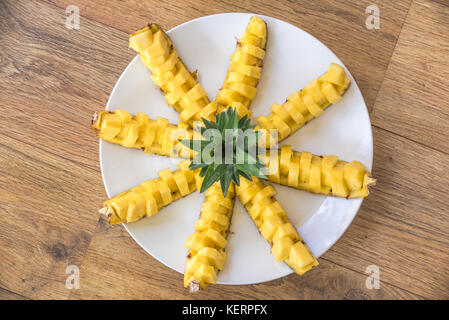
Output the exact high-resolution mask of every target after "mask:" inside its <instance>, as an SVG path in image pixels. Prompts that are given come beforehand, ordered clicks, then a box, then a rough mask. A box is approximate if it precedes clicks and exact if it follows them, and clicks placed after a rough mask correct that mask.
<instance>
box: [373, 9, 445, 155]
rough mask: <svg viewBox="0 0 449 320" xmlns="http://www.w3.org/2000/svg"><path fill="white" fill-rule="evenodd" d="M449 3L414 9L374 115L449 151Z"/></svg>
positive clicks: (400, 131) (383, 123)
mask: <svg viewBox="0 0 449 320" xmlns="http://www.w3.org/2000/svg"><path fill="white" fill-rule="evenodd" d="M448 16H449V7H448V6H444V5H442V4H437V3H431V2H427V1H416V2H415V3H413V5H412V6H411V8H410V13H409V15H408V17H407V22H406V24H405V26H404V28H403V29H402V32H401V36H400V38H399V41H398V44H397V47H396V50H395V52H394V55H393V57H392V59H391V63H390V66H389V67H388V71H387V73H386V76H385V81H384V83H383V85H382V89H381V90H380V93H379V97H378V99H377V102H376V106H375V112H374V114H373V116H372V119H373V124H375V125H377V126H379V127H382V128H385V129H387V130H389V131H391V132H394V133H397V134H399V135H401V136H404V137H407V138H409V139H412V140H414V141H417V142H420V143H423V144H425V145H427V146H431V147H433V148H436V149H438V150H440V151H444V152H446V153H449V134H448V133H449V108H448V99H447V97H448V94H447V88H448V87H449V68H448V67H447V64H448V61H449V21H448V19H447V17H448Z"/></svg>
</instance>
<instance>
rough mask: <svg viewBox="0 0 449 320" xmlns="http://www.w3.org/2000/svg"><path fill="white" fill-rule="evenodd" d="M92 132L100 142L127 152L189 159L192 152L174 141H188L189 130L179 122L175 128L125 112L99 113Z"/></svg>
mask: <svg viewBox="0 0 449 320" xmlns="http://www.w3.org/2000/svg"><path fill="white" fill-rule="evenodd" d="M92 128H93V129H95V130H96V131H97V134H98V136H99V138H100V139H103V140H105V141H108V142H110V143H114V144H119V145H121V146H124V147H128V148H136V149H141V150H143V151H145V152H146V153H149V154H158V155H161V156H168V157H181V158H185V159H191V158H193V156H194V151H193V150H191V149H189V148H188V147H186V146H184V145H183V144H182V143H180V142H179V140H178V139H180V138H182V139H191V138H192V136H193V131H192V129H189V128H188V126H187V125H186V124H185V123H183V122H180V123H179V124H178V125H177V126H176V125H173V124H170V123H168V120H167V119H165V118H161V117H158V118H157V119H156V120H152V119H150V118H149V117H148V116H147V115H145V114H143V113H138V114H137V115H136V116H134V115H130V114H129V112H127V111H125V110H118V109H117V110H115V111H114V112H111V111H106V110H103V111H99V112H96V113H95V115H94V119H93V120H92Z"/></svg>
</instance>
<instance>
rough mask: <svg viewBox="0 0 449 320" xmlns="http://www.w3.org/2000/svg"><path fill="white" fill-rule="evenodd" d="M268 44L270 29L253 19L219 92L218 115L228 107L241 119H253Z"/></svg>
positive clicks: (239, 44)
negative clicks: (254, 103)
mask: <svg viewBox="0 0 449 320" xmlns="http://www.w3.org/2000/svg"><path fill="white" fill-rule="evenodd" d="M266 43H267V25H266V23H265V21H263V20H262V19H260V18H258V17H251V20H250V22H249V23H248V26H247V27H246V30H245V32H244V34H243V35H242V37H241V38H240V39H239V40H238V41H237V45H236V49H235V52H234V53H233V54H232V56H231V63H230V66H229V69H228V71H227V74H226V77H225V80H224V83H223V86H222V87H221V88H220V90H219V91H218V94H217V97H216V100H215V101H216V102H217V104H218V113H221V112H223V110H225V109H227V108H228V107H232V108H235V109H236V111H237V114H238V116H239V118H242V117H243V116H245V115H248V117H250V116H251V111H250V110H249V107H250V105H251V102H252V101H253V99H254V97H255V95H256V92H257V85H258V83H259V79H260V77H261V75H262V64H263V58H264V57H265V48H266Z"/></svg>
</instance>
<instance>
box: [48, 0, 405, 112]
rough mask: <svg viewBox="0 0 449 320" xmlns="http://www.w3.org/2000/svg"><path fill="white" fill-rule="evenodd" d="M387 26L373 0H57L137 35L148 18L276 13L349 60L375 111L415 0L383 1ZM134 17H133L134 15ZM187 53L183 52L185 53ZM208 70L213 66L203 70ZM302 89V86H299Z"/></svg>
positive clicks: (167, 21)
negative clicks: (371, 13)
mask: <svg viewBox="0 0 449 320" xmlns="http://www.w3.org/2000/svg"><path fill="white" fill-rule="evenodd" d="M378 2H380V3H379V4H378V6H379V9H380V12H381V26H382V27H381V29H380V30H368V29H367V28H366V26H365V20H366V18H367V17H368V14H366V13H365V10H366V8H367V6H369V5H372V4H373V2H372V1H369V0H363V1H358V0H350V1H344V2H341V1H340V2H335V1H330V0H323V1H312V0H309V1H301V2H300V3H298V2H295V1H293V2H292V1H266V0H260V1H251V2H249V1H248V2H245V1H238V0H228V1H221V0H216V1H192V0H189V1H183V2H179V1H175V0H171V1H170V0H169V1H162V2H161V1H157V0H151V1H142V2H135V1H132V0H127V1H106V0H103V1H95V2H94V1H89V0H76V1H73V0H52V1H51V3H55V4H57V5H58V6H59V7H60V8H64V9H65V8H66V7H67V6H68V5H71V4H75V5H77V6H79V8H80V13H81V15H82V16H83V17H88V18H91V19H94V20H96V21H101V22H102V23H104V24H106V25H109V26H113V27H114V28H117V29H119V30H122V31H124V32H126V33H132V32H134V31H135V30H137V29H139V28H141V27H142V26H144V25H145V24H147V23H148V22H157V23H159V24H160V25H161V26H162V27H163V28H165V29H170V28H172V27H174V26H176V25H179V24H181V23H183V22H186V21H189V20H191V19H194V18H198V17H201V16H205V15H210V14H217V13H223V12H254V13H256V14H263V15H268V16H272V17H275V18H278V19H281V20H284V21H286V22H289V23H291V24H293V25H295V26H298V27H300V28H302V29H303V30H305V31H307V32H309V33H310V34H312V35H313V36H315V37H317V38H318V39H319V40H320V41H322V42H323V43H324V44H325V45H327V46H328V47H329V48H331V50H332V51H334V52H335V54H336V55H337V56H338V57H339V58H340V59H341V60H342V61H343V62H344V63H345V65H346V66H347V67H348V68H349V70H350V71H351V73H352V74H353V75H354V77H355V78H356V80H357V83H358V85H359V86H360V87H361V90H362V92H363V95H364V97H365V100H366V102H367V105H368V109H369V110H371V109H372V106H373V105H374V100H375V98H376V95H377V92H378V90H379V88H380V84H381V81H382V79H383V77H384V74H385V71H386V69H387V66H388V62H389V60H390V57H391V54H392V52H393V49H394V46H395V44H396V40H397V38H398V36H399V32H400V30H401V26H402V23H403V21H404V19H405V16H406V14H407V10H408V8H409V5H410V0H401V1H378ZM130 17H132V19H130ZM181 54H182V53H181ZM199 71H200V74H201V72H207V70H199ZM298 89H299V88H298Z"/></svg>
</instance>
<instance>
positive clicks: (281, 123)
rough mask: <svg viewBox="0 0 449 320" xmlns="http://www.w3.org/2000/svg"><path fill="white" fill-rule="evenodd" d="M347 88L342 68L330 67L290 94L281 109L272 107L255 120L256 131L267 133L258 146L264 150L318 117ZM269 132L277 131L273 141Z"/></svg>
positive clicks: (277, 106) (275, 106)
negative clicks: (263, 146) (267, 113)
mask: <svg viewBox="0 0 449 320" xmlns="http://www.w3.org/2000/svg"><path fill="white" fill-rule="evenodd" d="M349 84H350V79H349V77H348V76H347V74H346V72H345V70H344V68H343V67H341V66H340V65H338V64H336V63H331V64H330V66H329V69H328V70H327V72H326V73H325V74H324V75H322V76H321V77H319V78H318V79H315V80H313V81H312V82H310V83H309V84H308V85H307V86H306V87H305V88H304V89H302V90H301V91H295V92H293V93H292V94H291V95H290V96H289V97H288V99H287V100H286V101H285V102H284V103H283V104H282V105H279V104H277V103H274V104H273V105H272V106H271V107H270V110H271V113H270V114H269V115H268V116H259V117H258V118H257V126H256V130H266V133H267V134H264V135H263V136H262V138H261V140H260V144H261V145H262V144H263V145H266V146H267V147H269V146H270V145H274V144H275V143H276V142H279V141H282V140H284V139H285V138H287V137H288V136H290V135H291V134H293V133H294V132H295V131H296V130H298V129H299V128H301V127H303V126H304V125H305V124H306V123H307V122H309V121H310V120H312V119H314V118H317V117H319V116H320V115H321V114H323V112H324V110H325V109H326V108H327V107H328V106H330V105H331V104H336V103H338V102H339V101H340V100H341V98H342V95H343V94H344V93H345V91H346V90H347V88H348V87H349ZM270 130H277V139H276V138H275V137H274V136H270V134H269V133H270Z"/></svg>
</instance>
